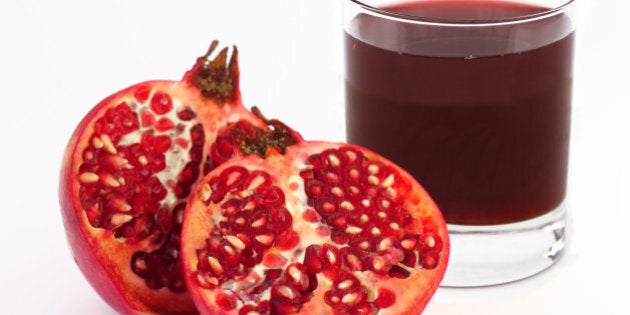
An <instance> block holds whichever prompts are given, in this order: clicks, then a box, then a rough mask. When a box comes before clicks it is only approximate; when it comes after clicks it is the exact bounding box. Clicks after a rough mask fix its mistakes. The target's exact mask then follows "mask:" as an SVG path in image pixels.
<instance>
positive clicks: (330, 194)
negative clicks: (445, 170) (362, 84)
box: [181, 119, 449, 315]
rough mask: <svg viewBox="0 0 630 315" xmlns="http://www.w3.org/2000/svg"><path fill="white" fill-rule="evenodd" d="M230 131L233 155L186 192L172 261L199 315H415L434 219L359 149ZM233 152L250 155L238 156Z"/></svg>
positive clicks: (440, 258)
mask: <svg viewBox="0 0 630 315" xmlns="http://www.w3.org/2000/svg"><path fill="white" fill-rule="evenodd" d="M263 120H265V121H266V122H267V123H268V124H269V125H270V129H269V130H263V129H259V128H257V127H251V126H249V127H248V126H246V124H240V125H236V124H235V125H231V126H230V127H226V128H225V129H224V131H223V132H220V134H223V135H224V136H223V139H224V141H223V145H224V146H225V147H229V146H230V145H232V146H236V147H239V148H240V150H231V151H232V152H234V151H236V152H237V153H236V154H235V156H234V157H232V158H231V159H230V160H228V161H227V162H225V163H223V164H221V165H220V166H218V167H217V168H216V169H214V170H213V171H212V172H210V173H209V174H207V175H206V176H205V177H204V178H203V179H202V180H201V181H200V182H198V184H197V185H196V186H195V188H194V189H193V191H192V193H191V195H190V198H189V200H188V203H187V207H186V210H185V212H184V222H183V226H182V235H181V236H182V248H181V253H182V259H183V264H184V272H185V279H186V282H187V284H188V288H189V291H190V294H191V296H192V298H193V300H194V302H195V304H196V305H197V308H198V310H199V311H200V313H202V314H298V313H299V314H318V315H319V314H397V315H399V314H419V313H420V312H422V310H423V309H424V307H425V306H426V304H427V303H428V301H429V299H430V298H431V297H432V295H433V294H434V292H435V290H436V289H437V287H438V285H439V283H440V281H441V279H442V276H443V274H444V272H445V270H446V266H447V263H448V257H449V239H448V235H447V230H446V226H445V223H444V220H443V218H442V215H441V213H440V212H439V210H438V208H437V207H436V205H435V203H434V202H433V200H432V199H431V198H430V196H429V195H428V194H427V192H425V190H424V189H423V188H422V187H421V186H420V185H419V184H418V183H417V182H416V181H415V180H414V179H413V178H412V177H411V176H410V175H409V174H408V173H407V172H405V171H404V170H402V169H401V168H399V167H397V166H396V165H394V164H393V163H392V162H390V161H388V160H386V159H385V158H383V157H381V156H379V155H377V154H376V153H374V152H371V151H369V150H367V149H365V148H361V147H357V146H353V145H348V144H340V143H328V142H314V141H304V140H302V138H301V137H300V136H299V135H298V134H297V133H295V132H294V131H292V130H291V129H289V128H288V127H286V126H284V125H283V124H282V123H281V122H279V121H277V120H271V121H269V120H266V119H263ZM241 152H249V154H242V153H241Z"/></svg>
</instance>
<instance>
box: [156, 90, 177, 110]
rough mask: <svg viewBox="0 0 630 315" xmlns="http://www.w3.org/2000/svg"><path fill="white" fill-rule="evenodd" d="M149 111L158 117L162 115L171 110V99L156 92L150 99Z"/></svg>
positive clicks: (162, 93) (164, 94)
mask: <svg viewBox="0 0 630 315" xmlns="http://www.w3.org/2000/svg"><path fill="white" fill-rule="evenodd" d="M151 109H152V110H153V112H155V113H156V114H158V115H164V114H166V113H168V112H169V111H171V109H173V99H172V98H171V96H170V95H168V94H166V93H164V92H161V91H157V92H155V93H153V96H152V97H151Z"/></svg>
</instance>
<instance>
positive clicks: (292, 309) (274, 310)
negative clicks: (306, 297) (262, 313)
mask: <svg viewBox="0 0 630 315" xmlns="http://www.w3.org/2000/svg"><path fill="white" fill-rule="evenodd" d="M270 304H271V314H278V315H284V314H296V313H298V312H299V311H300V309H301V308H302V305H301V304H299V303H292V302H287V301H283V300H271V302H270Z"/></svg>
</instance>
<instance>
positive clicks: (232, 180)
mask: <svg viewBox="0 0 630 315" xmlns="http://www.w3.org/2000/svg"><path fill="white" fill-rule="evenodd" d="M247 175H249V171H247V169H246V168H244V167H242V166H231V167H229V168H226V169H225V170H223V172H222V173H221V175H219V186H218V188H219V190H220V191H221V192H223V193H227V192H230V191H233V190H235V189H237V188H239V186H240V185H241V183H243V181H245V179H246V178H247Z"/></svg>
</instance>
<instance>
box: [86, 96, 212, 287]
mask: <svg viewBox="0 0 630 315" xmlns="http://www.w3.org/2000/svg"><path fill="white" fill-rule="evenodd" d="M156 92H157V91H156V90H152V91H151V92H150V94H149V97H148V98H147V99H146V100H145V101H142V102H140V101H138V100H137V99H136V98H135V97H134V95H131V94H130V95H126V96H123V97H122V98H121V99H120V101H118V102H116V103H114V104H112V106H111V107H110V108H109V110H114V109H115V108H116V107H118V106H123V105H124V106H127V107H128V108H129V109H130V110H131V111H132V112H133V113H135V118H133V119H131V116H129V117H127V118H128V119H127V120H124V121H122V122H119V123H122V124H125V125H126V126H128V127H131V126H135V124H137V126H138V128H136V129H135V130H132V131H131V132H129V133H126V134H124V135H122V136H121V137H120V139H119V140H118V141H112V138H111V137H110V135H108V134H106V133H104V134H97V133H96V130H95V131H94V133H93V134H91V135H88V136H89V137H90V138H89V139H90V140H89V141H88V144H87V148H85V149H84V153H83V156H82V157H83V160H82V161H81V162H82V163H81V166H80V174H79V178H78V180H79V184H80V185H81V189H80V192H79V193H80V194H81V195H83V194H89V195H92V197H91V198H94V199H97V200H100V201H98V202H96V203H95V205H94V206H93V207H90V208H89V209H88V208H84V210H85V211H86V214H87V215H88V218H90V216H91V215H92V216H94V214H95V213H98V214H99V219H97V220H96V222H95V219H90V224H91V225H92V226H93V227H94V228H103V229H108V230H111V231H112V232H114V233H113V237H115V238H116V240H117V241H118V242H121V243H124V242H127V241H128V237H126V236H124V232H121V231H124V229H125V227H127V226H129V225H132V224H133V222H134V220H135V219H138V218H139V217H140V216H143V215H147V213H148V215H149V216H150V217H151V219H152V220H153V222H152V223H151V224H152V226H151V227H150V228H151V229H152V230H151V233H148V235H142V236H139V237H134V239H133V240H132V244H136V245H134V246H137V248H139V250H141V251H139V252H136V254H142V255H144V256H143V257H149V256H150V255H156V256H158V255H159V256H164V255H168V256H170V259H169V262H168V263H166V265H163V266H162V265H161V266H157V269H159V270H155V271H150V270H148V269H149V268H155V267H156V266H155V264H153V265H152V266H151V267H149V266H148V263H147V259H148V258H142V259H136V258H133V259H132V262H130V264H131V265H133V266H132V269H134V268H135V269H134V272H135V273H136V274H138V276H140V277H142V278H144V279H145V280H146V282H147V285H148V286H149V287H151V288H156V289H157V288H160V287H163V286H167V287H169V288H171V290H173V291H175V292H180V291H185V284H184V282H183V278H182V277H181V270H179V269H181V266H180V263H179V230H180V229H179V228H177V230H176V231H174V227H175V226H176V225H179V226H181V223H182V218H181V213H173V210H174V208H175V207H176V206H179V207H180V208H181V212H183V204H184V203H185V198H180V197H178V196H177V195H176V192H175V187H176V185H177V184H178V176H180V174H182V172H183V171H184V169H185V167H186V165H187V164H188V163H189V162H191V160H192V159H191V157H190V152H191V149H192V148H193V141H192V139H191V129H192V128H193V127H194V126H195V125H197V126H199V127H198V128H200V126H201V125H200V124H199V122H198V121H197V119H195V118H194V116H195V114H194V113H193V114H192V118H190V119H188V118H187V119H186V120H182V119H180V118H179V117H178V114H177V113H179V112H181V111H188V112H189V113H191V111H192V109H191V108H190V107H189V106H187V104H183V103H182V101H181V100H180V99H177V98H173V97H171V96H170V95H169V94H168V93H165V92H161V93H164V94H166V95H169V97H170V99H171V101H172V109H170V110H169V111H168V112H166V113H163V114H158V113H156V112H154V111H153V110H152V108H151V101H152V98H153V96H154V95H155V93H156ZM143 116H146V117H153V120H152V123H145V121H144V120H143V119H142V117H143ZM101 118H102V117H99V119H101ZM103 119H104V118H103ZM120 119H122V118H120ZM130 119H131V120H130ZM160 119H164V121H167V120H168V121H170V122H171V123H172V125H173V126H172V128H158V127H157V125H156V124H157V123H158V121H160ZM96 121H98V119H97V120H96ZM158 129H160V130H158ZM146 132H149V133H152V135H153V137H159V136H167V137H168V138H170V140H171V142H170V147H168V149H166V151H165V152H159V151H158V150H157V149H147V150H148V151H151V150H153V151H155V152H153V153H151V154H156V155H158V154H157V153H156V152H159V154H161V155H163V157H164V161H163V162H164V165H165V167H164V168H163V169H161V170H159V171H156V172H153V173H150V172H149V171H148V170H147V169H144V168H142V166H145V165H147V164H148V163H151V162H152V161H151V159H152V158H151V157H150V156H145V155H138V156H123V154H124V153H123V152H125V150H127V149H128V148H129V147H130V146H132V145H136V144H139V143H140V142H141V139H142V135H143V134H144V133H146ZM201 132H202V133H203V130H201ZM154 139H155V138H154ZM202 142H203V141H202ZM203 146H204V145H203V144H201V145H199V154H200V158H199V165H197V173H196V175H195V176H196V177H194V178H191V179H189V181H190V182H196V181H197V179H198V178H199V176H201V175H202V174H201V167H202V166H203V162H204V159H205V156H206V152H205V151H204V147H203ZM94 156H98V164H96V165H92V166H89V165H88V164H89V163H87V162H86V159H87V158H89V157H94ZM84 164H85V165H84ZM105 164H107V165H109V166H107V167H106V166H104V165H105ZM134 164H135V165H134ZM112 165H113V166H112ZM88 167H89V168H90V169H89V171H81V168H88ZM136 168H137V169H136ZM112 169H113V171H111V170H112ZM125 171H138V172H145V174H143V176H144V178H145V179H146V180H153V178H157V180H158V181H159V184H160V186H161V188H160V189H159V191H155V190H154V191H140V190H141V188H140V187H139V186H140V185H139V184H142V183H140V182H138V179H131V177H130V176H127V177H125V173H124V172H125ZM134 181H135V184H137V186H136V187H131V186H130V185H133V184H134ZM133 189H135V192H134V193H129V191H130V190H133ZM84 190H86V191H84ZM123 191H125V192H124V193H123ZM164 191H165V192H166V193H165V195H164V197H163V198H161V200H159V203H158V205H157V206H156V207H155V209H153V208H151V209H140V210H138V209H135V208H134V206H133V203H132V202H131V201H130V200H127V199H125V198H124V195H123V194H127V196H129V194H131V195H132V197H131V198H136V197H137V198H139V199H140V200H141V199H142V195H144V194H155V193H160V194H162V193H163V192H164ZM117 192H118V193H119V194H117ZM80 198H81V197H80ZM98 207H101V208H107V210H105V209H101V210H98ZM105 212H107V214H102V213H105ZM174 215H175V216H176V217H175V218H172V217H173V216H174ZM165 220H167V221H169V223H168V224H164V223H163V222H164V221H165ZM161 222H162V223H161ZM139 225H140V227H139V228H143V226H142V223H139ZM141 233H142V231H141V232H140V234H141ZM138 241H140V242H141V243H140V244H138V243H136V242H138ZM175 243H176V244H177V245H176V246H173V244H175ZM134 257H135V256H134ZM155 260H157V259H155ZM144 269H147V270H145V271H144V272H145V274H142V272H138V270H140V271H142V270H144ZM163 272H166V273H168V275H169V276H170V278H169V279H157V278H158V277H160V276H161V275H160V273H163ZM162 278H163V277H162Z"/></svg>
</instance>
